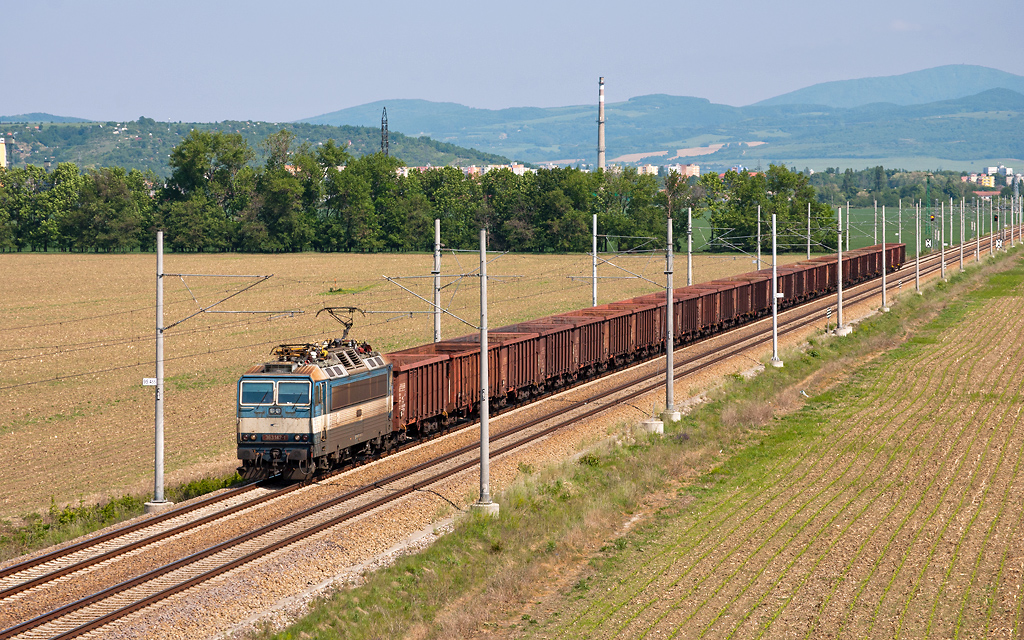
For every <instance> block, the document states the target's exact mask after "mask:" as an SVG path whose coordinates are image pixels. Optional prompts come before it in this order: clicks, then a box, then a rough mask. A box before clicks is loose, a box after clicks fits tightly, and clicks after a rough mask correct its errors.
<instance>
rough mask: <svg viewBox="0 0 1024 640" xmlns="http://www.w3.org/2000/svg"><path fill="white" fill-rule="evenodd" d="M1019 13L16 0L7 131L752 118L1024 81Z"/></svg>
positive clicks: (903, 5) (924, 8)
mask: <svg viewBox="0 0 1024 640" xmlns="http://www.w3.org/2000/svg"><path fill="white" fill-rule="evenodd" d="M1011 4H1012V3H1005V4H1003V5H1002V6H1003V7H1005V8H1006V9H1007V10H1006V11H1005V14H1006V15H1005V16H1004V17H1003V18H1000V17H998V16H997V14H996V12H997V10H998V9H997V7H999V6H1000V4H999V3H987V4H978V3H967V2H953V1H947V0H928V1H924V0H907V1H902V0H886V1H881V0H847V1H844V2H836V1H833V0H815V1H804V0H801V1H786V0H782V1H780V0H776V1H775V2H765V1H761V2H749V1H746V0H739V1H734V2H727V1H722V0H719V1H717V2H708V1H705V2H699V3H698V2H689V1H680V2H657V1H655V2H640V3H637V2H629V1H622V0H619V1H616V2H608V1H606V0H592V1H591V2H560V1H559V0H545V1H539V2H538V1H535V0H510V1H506V2H486V1H485V2H450V1H447V0H426V1H419V2H407V1H405V0H393V1H392V2H379V3H378V2H367V1H361V2H345V1H342V2H314V1H301V0H300V1H296V2H287V3H286V2H268V1H266V0H248V1H245V2H235V1H231V2H228V1H224V2H221V1H217V0H206V1H203V2H198V1H193V0H176V1H174V2H155V1H148V2H147V1H145V0H135V1H132V2H127V1H116V0H93V1H90V0H32V1H31V2H16V1H14V0H0V7H2V11H0V16H2V18H3V19H2V24H3V25H4V29H3V33H4V36H3V38H2V39H0V42H2V47H3V49H2V50H3V52H4V55H3V58H4V62H3V63H2V64H0V87H2V88H0V115H13V114H18V113H27V112H33V111H44V112H49V113H53V114H58V115H69V116H79V117H84V118H91V119H99V120H107V119H110V120H125V119H136V118H138V117H139V116H147V117H151V118H156V119H158V120H168V119H170V120H182V121H199V122H207V121H216V120H227V119H232V120H244V119H258V120H269V121H288V120H296V119H299V118H304V117H309V116H314V115H319V114H322V113H326V112H329V111H335V110H337V109H342V108H345V107H351V106H355V105H359V104H363V103H366V102H372V101H374V100H381V99H392V98H423V99H426V100H434V101H448V102H459V103H462V104H465V105H469V106H473V107H486V108H492V109H493V108H502V107H510V106H542V107H545V106H557V105H568V104H584V103H590V102H594V101H596V94H597V78H598V76H601V75H603V76H605V77H606V82H607V93H608V100H609V101H610V102H617V101H620V100H625V99H627V98H630V97H633V96H637V95H644V94H650V93H668V94H673V95H690V96H700V97H704V98H709V99H710V100H712V101H713V102H721V103H725V104H731V105H737V106H738V105H745V104H750V103H752V102H757V101H758V100H762V99H764V98H769V97H771V96H774V95H778V94H780V93H785V92H788V91H792V90H794V89H799V88H801V87H805V86H808V85H811V84H814V83H817V82H825V81H829V80H844V79H850V78H862V77H868V76H882V75H895V74H899V73H905V72H908V71H915V70H919V69H926V68H929V67H934V66H939V65H943V64H959V63H966V64H978V65H984V66H989V67H994V68H997V69H1001V70H1003V71H1009V72H1011V73H1016V74H1019V75H1024V45H1022V44H1021V43H1022V40H1021V36H1020V33H1021V27H1022V26H1024V25H1022V21H1021V20H1020V19H1019V18H1013V19H1011V15H1012V13H1016V12H1011V11H1010V10H1009V9H1010V8H1011ZM983 7H986V8H987V10H986V11H980V9H981V8H983ZM1017 15H1019V14H1017ZM1015 32H1016V33H1015Z"/></svg>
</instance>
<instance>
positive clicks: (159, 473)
mask: <svg viewBox="0 0 1024 640" xmlns="http://www.w3.org/2000/svg"><path fill="white" fill-rule="evenodd" d="M154 418H155V428H154V436H155V437H154V440H155V443H154V447H153V500H152V501H151V502H147V503H146V505H145V509H146V513H152V512H154V511H160V510H163V509H166V508H167V507H170V506H172V505H173V504H174V503H172V502H168V501H167V500H165V499H164V232H163V231H157V232H156V406H155V411H154Z"/></svg>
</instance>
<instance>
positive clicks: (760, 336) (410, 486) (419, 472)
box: [0, 239, 988, 640]
mask: <svg viewBox="0 0 1024 640" xmlns="http://www.w3.org/2000/svg"><path fill="white" fill-rule="evenodd" d="M986 240H987V239H986ZM982 246H983V247H984V249H983V250H987V249H988V246H987V243H986V242H983V244H982ZM971 247H972V249H973V243H972V245H971ZM972 253H973V251H972ZM950 255H952V257H953V259H952V260H949V259H947V261H946V262H947V268H950V262H953V263H956V262H958V260H959V257H958V255H955V254H953V253H952V251H951V252H950ZM965 255H966V254H965ZM938 262H939V256H938V255H937V254H933V255H931V256H929V257H927V258H922V264H921V274H922V276H927V275H931V274H934V273H936V272H937V271H939V269H940V266H939V264H938ZM912 265H913V262H908V263H907V265H904V269H906V268H907V267H911V266H912ZM901 273H902V272H901ZM904 279H905V278H904ZM879 288H880V287H879V281H878V280H877V279H876V280H873V281H869V282H866V283H862V284H860V285H857V286H855V287H852V288H850V289H849V290H848V292H847V293H846V294H845V296H844V298H845V301H846V303H847V304H855V303H856V302H858V301H861V300H864V299H866V298H870V297H872V296H876V295H878V289H879ZM830 302H831V301H830V297H825V298H818V299H816V300H812V301H809V302H806V303H804V304H802V305H799V306H797V307H794V308H792V309H790V310H787V312H786V318H785V319H784V320H780V328H779V333H780V334H786V333H790V332H792V331H796V330H799V329H801V328H803V327H804V326H806V325H807V324H808V323H809V322H811V321H812V319H814V318H819V317H820V316H819V314H820V313H821V310H822V309H823V308H824V307H825V306H828V305H829V304H830ZM766 322H767V319H761V320H758V321H756V322H753V323H749V324H746V325H743V327H744V328H750V327H753V326H756V325H757V324H758V323H761V324H765V323H766ZM765 334H766V331H765V329H762V330H760V331H759V332H757V333H755V334H754V335H750V336H746V337H741V338H739V339H736V340H733V341H730V342H729V343H727V344H724V345H719V346H716V347H715V348H714V350H707V349H706V350H700V349H696V350H695V351H696V353H694V354H693V355H691V356H689V357H685V358H683V359H682V360H681V361H679V362H678V364H677V366H676V367H675V372H674V378H675V379H679V378H682V377H685V376H687V375H690V374H691V373H693V372H695V371H697V370H699V369H700V368H703V367H707V366H709V365H712V364H714V363H716V362H721V361H723V360H726V359H728V358H731V357H733V356H735V355H736V354H737V353H740V352H742V351H744V350H746V349H749V348H751V347H753V346H757V345H760V344H763V343H765V342H768V341H770V340H771V337H770V333H768V335H767V336H766V335H765ZM726 335H727V334H726ZM699 344H700V343H696V344H695V345H689V348H690V349H691V350H693V347H694V346H699ZM627 371H628V370H627ZM617 373H622V371H619V372H617ZM663 377H664V370H663V369H662V371H661V372H660V373H658V372H655V373H653V374H650V375H648V376H646V378H641V379H639V380H631V381H628V382H625V383H622V384H619V385H615V386H613V387H612V388H610V389H605V390H604V391H602V392H600V393H597V394H594V395H590V396H588V397H586V398H583V399H581V400H579V401H575V402H572V403H570V405H569V406H562V407H559V408H558V410H557V411H554V412H552V413H551V414H549V415H545V416H541V417H539V418H537V419H534V420H530V421H527V422H525V423H522V424H519V425H517V426H515V427H513V428H510V429H508V430H506V431H503V432H501V433H499V434H495V435H493V436H492V442H495V443H500V442H504V441H506V440H512V439H513V438H514V436H517V435H519V434H522V437H519V438H518V439H515V440H514V441H511V442H508V443H507V444H502V445H501V446H499V447H496V448H495V447H492V450H491V456H492V457H497V456H500V455H503V454H505V453H508V452H510V451H514V450H515V449H518V448H521V447H523V446H526V445H527V444H529V443H531V442H533V441H535V440H537V439H539V438H542V437H544V436H546V435H548V434H550V433H553V432H555V431H557V430H559V429H562V428H564V427H565V426H567V425H568V424H572V423H574V422H578V421H580V420H583V419H585V418H587V417H590V416H592V415H595V414H597V413H600V412H602V411H605V410H606V409H607V408H608V406H609V405H610V404H619V403H622V402H626V401H628V400H630V399H633V398H636V397H639V396H642V395H644V394H646V393H649V392H650V391H652V390H655V389H657V388H659V387H661V386H663V384H664V383H663V382H661V381H660V380H662V379H663ZM653 379H657V380H658V381H657V382H649V381H650V380H653ZM574 411H578V413H574V414H573V415H572V417H571V418H567V419H563V420H557V421H555V422H554V423H553V424H549V423H551V421H552V419H553V418H556V417H558V416H564V415H565V414H567V413H569V412H574ZM465 426H468V425H463V426H462V428H465ZM478 464H479V444H473V445H467V446H464V447H461V448H458V449H456V450H454V451H451V452H449V453H447V454H444V455H443V456H440V457H438V458H434V459H432V460H429V461H427V462H424V463H421V464H417V465H414V466H412V467H409V468H408V469H404V470H402V471H399V472H397V473H394V474H392V475H390V476H388V477H386V478H383V479H381V480H378V481H376V482H374V483H371V484H367V485H364V486H362V487H359V488H357V489H354V490H351V491H348V492H346V493H345V494H343V495H341V496H338V497H336V498H334V499H331V500H329V501H326V502H323V503H320V504H317V505H315V506H313V507H310V508H308V509H304V510H302V511H299V512H297V513H294V514H292V515H289V516H287V517H284V518H280V519H278V520H275V521H274V522H272V523H270V524H267V525H264V526H262V527H259V528H257V529H254V530H252V531H249V532H247V533H245V534H243V535H241V536H237V537H234V538H231V539H229V540H225V541H223V542H221V543H218V544H216V545H212V546H210V547H208V548H206V549H203V550H202V551H200V552H197V553H194V554H191V555H188V556H186V557H183V558H180V559H179V560H177V561H175V562H171V563H168V564H165V565H163V566H160V567H158V568H155V569H152V570H151V571H148V572H145V573H143V574H141V575H138V576H135V577H133V578H131V579H129V580H126V581H123V582H120V583H118V584H115V585H112V586H108V587H106V588H104V589H101V590H99V591H97V592H96V593H94V594H92V595H89V596H87V597H84V598H80V599H78V600H75V601H74V602H69V603H66V604H64V605H62V606H60V607H56V608H54V609H52V610H51V611H49V612H47V613H44V614H42V615H38V616H35V617H32V618H31V619H28V620H25V621H23V622H20V623H19V624H17V625H15V626H12V627H10V628H7V629H4V630H2V631H0V640H6V639H8V638H72V637H78V636H81V635H84V634H86V633H89V632H90V631H93V630H95V629H98V628H100V627H102V626H104V625H107V624H109V623H111V622H113V621H115V620H117V619H119V618H123V617H125V616H127V615H130V614H131V613H133V612H136V611H139V610H141V609H143V608H145V607H148V606H150V605H152V604H154V603H156V602H159V601H161V600H164V599H166V598H168V597H171V596H173V595H175V594H177V593H181V592H183V591H185V590H187V589H190V588H192V587H193V586H196V585H198V584H201V583H203V582H206V581H208V580H211V579H212V578H215V577H217V576H220V575H223V574H225V573H227V572H229V571H232V570H234V569H236V568H238V567H241V566H243V565H245V564H247V563H250V562H252V561H254V560H258V559H260V558H264V557H266V556H267V554H270V553H273V552H274V551H276V550H279V549H283V548H285V547H287V546H289V545H292V544H294V543H296V542H299V541H301V540H304V539H306V538H309V537H310V536H313V535H316V534H317V533H319V532H322V531H325V530H327V529H330V528H331V527H334V526H337V525H339V524H342V523H344V522H346V521H349V520H352V519H354V518H357V517H358V516H360V515H363V514H365V513H367V512H369V511H372V510H374V509H377V508H379V507H381V506H384V505H386V504H388V503H389V502H392V501H395V500H398V499H400V498H402V497H404V496H407V495H409V494H411V493H413V492H415V491H419V490H422V489H424V488H427V487H429V486H430V485H432V484H435V483H437V482H439V481H441V480H443V479H445V478H449V477H451V476H453V475H455V474H458V473H460V472H462V471H466V470H468V469H471V468H474V467H476V466H477V465H478ZM304 485H305V483H297V484H295V485H292V486H289V487H284V488H281V489H278V490H276V491H271V490H267V489H266V488H265V487H264V486H263V485H262V484H261V483H257V484H253V485H246V486H244V487H239V488H238V489H235V490H232V491H229V492H225V493H222V494H219V495H217V496H214V497H211V498H208V499H206V500H202V501H200V502H198V503H196V504H193V505H190V506H189V507H182V508H179V509H175V510H173V511H170V512H167V513H165V514H160V515H158V516H156V517H154V518H151V519H148V520H146V521H143V522H140V523H136V524H133V525H131V526H129V527H124V528H121V529H118V530H116V531H113V532H110V533H108V534H105V535H103V536H99V537H97V538H94V539H91V540H88V541H85V542H82V543H78V544H76V545H71V546H69V547H66V548H64V549H60V550H58V551H54V552H51V553H48V554H45V555H42V556H39V557H38V558H35V559H32V560H30V561H26V562H24V563H20V564H16V565H12V566H10V567H7V568H4V569H3V570H0V606H7V605H9V604H10V603H11V602H13V601H15V600H17V599H18V597H19V595H20V594H23V593H26V592H29V593H31V592H32V590H37V589H45V588H56V587H54V585H55V583H57V582H58V581H62V580H63V579H70V578H69V576H71V577H73V576H75V575H77V574H85V573H87V572H88V570H89V568H90V567H94V566H98V565H101V564H103V563H107V562H110V561H113V560H114V559H116V558H117V557H118V556H121V555H124V554H128V553H131V552H133V551H136V550H139V549H142V548H143V547H146V546H148V545H152V544H155V543H157V542H159V541H160V540H164V539H168V538H171V537H173V536H179V535H183V534H187V532H188V531H190V530H193V529H196V528H198V527H201V526H204V525H207V524H210V523H212V522H215V521H216V520H218V519H222V518H228V517H231V516H232V515H234V514H236V513H238V512H240V511H243V510H246V509H250V508H253V507H255V506H259V505H262V504H266V503H268V502H270V501H273V500H276V499H279V498H281V497H284V496H285V495H287V494H288V493H290V492H292V491H295V490H296V489H298V488H300V487H302V486H304ZM261 489H262V491H258V490H261ZM254 491H257V492H258V493H260V495H258V496H256V497H255V498H254V499H252V500H249V499H247V497H246V496H248V495H249V494H252V493H253V492H254Z"/></svg>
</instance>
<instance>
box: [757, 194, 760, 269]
mask: <svg viewBox="0 0 1024 640" xmlns="http://www.w3.org/2000/svg"><path fill="white" fill-rule="evenodd" d="M757 270H758V271H760V270H761V205H757Z"/></svg>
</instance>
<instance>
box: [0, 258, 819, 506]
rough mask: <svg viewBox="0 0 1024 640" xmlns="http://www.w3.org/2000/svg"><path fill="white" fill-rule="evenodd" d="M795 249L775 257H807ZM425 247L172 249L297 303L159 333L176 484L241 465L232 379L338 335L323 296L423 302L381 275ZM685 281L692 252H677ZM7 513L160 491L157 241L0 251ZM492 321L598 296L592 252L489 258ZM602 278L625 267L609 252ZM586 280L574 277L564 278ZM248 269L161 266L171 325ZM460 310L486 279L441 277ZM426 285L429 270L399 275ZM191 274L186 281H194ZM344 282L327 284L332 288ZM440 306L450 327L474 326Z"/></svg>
mask: <svg viewBox="0 0 1024 640" xmlns="http://www.w3.org/2000/svg"><path fill="white" fill-rule="evenodd" d="M801 258H802V256H800V255H794V256H786V257H783V258H781V259H780V262H782V263H787V262H793V261H796V260H800V259H801ZM478 261H479V259H478V256H477V254H474V253H460V254H449V255H446V256H445V257H444V259H443V262H442V265H443V266H442V271H443V273H445V274H447V275H448V276H454V275H456V274H460V273H467V274H468V273H471V272H473V271H474V270H475V269H476V268H477V266H478ZM431 262H432V256H430V255H423V254H413V255H337V254H335V255H322V254H297V255H281V256H266V255H239V254H226V255H193V254H168V255H166V256H165V262H164V268H165V271H166V272H167V273H175V274H240V275H244V274H248V275H267V274H274V277H273V278H271V279H270V280H268V281H267V282H265V283H262V284H260V285H258V286H256V287H254V288H253V289H250V290H249V291H247V292H245V293H243V294H241V295H238V296H237V297H234V298H232V299H231V300H229V301H228V302H226V303H224V304H223V305H220V306H218V307H215V308H216V309H219V310H255V311H277V312H284V311H291V310H299V311H303V312H304V313H301V314H295V315H287V314H280V313H275V314H256V315H242V314H202V315H199V316H196V317H194V318H192V319H189V320H187V321H186V322H183V323H182V324H180V325H178V326H175V327H173V328H171V329H169V330H168V331H167V332H166V334H165V335H166V345H165V357H166V369H165V376H166V381H167V382H166V403H165V407H166V408H165V419H166V427H165V431H166V469H167V482H168V484H171V483H177V482H185V481H188V480H191V479H194V478H196V477H200V476H203V475H208V474H211V473H218V474H220V473H227V472H230V470H232V469H233V468H234V466H235V464H236V463H235V459H234V455H235V445H234V443H235V440H234V393H235V392H234V383H235V381H236V380H237V378H238V376H239V375H240V373H241V372H242V371H244V370H245V369H246V368H247V367H248V366H250V365H251V364H253V363H255V362H260V361H262V360H264V359H265V358H266V357H267V355H268V353H269V351H270V349H271V348H272V347H273V346H274V345H277V344H281V343H289V342H312V341H315V340H321V339H325V338H328V337H337V336H340V334H341V326H340V325H338V324H337V323H336V322H335V321H334V320H332V319H331V318H329V317H328V316H327V315H326V314H321V315H320V316H319V317H317V316H316V312H317V311H318V310H319V309H321V308H322V307H324V306H347V305H351V306H357V307H360V308H362V309H365V310H367V311H394V312H399V311H412V310H417V311H426V310H427V305H426V304H425V303H423V302H420V301H418V300H416V299H415V297H413V296H412V295H410V294H408V293H406V292H404V291H402V290H401V289H400V288H398V287H397V286H396V285H393V284H390V283H388V282H386V281H384V280H383V279H382V276H383V275H388V276H412V275H418V276H425V275H427V274H429V272H430V268H431ZM615 262H616V263H617V264H619V265H620V266H622V267H624V268H626V269H628V270H629V271H631V272H634V273H638V274H641V275H644V276H645V277H647V278H649V279H650V280H652V281H654V282H658V281H664V275H663V274H662V272H663V271H664V258H659V257H653V256H647V257H628V258H620V259H617V260H616V261H615ZM752 269H753V265H752V264H751V262H750V260H749V259H747V258H737V257H734V256H727V257H725V256H699V257H696V258H695V262H694V275H695V280H696V281H705V280H713V279H715V278H721V277H725V276H728V275H732V274H736V273H742V272H746V271H750V270H752ZM676 270H677V271H676V273H677V275H676V282H677V283H680V282H685V257H684V258H683V259H677V261H676ZM0 273H3V274H4V277H3V278H2V279H0V318H2V321H0V337H2V342H0V455H2V456H3V458H4V460H5V461H6V464H4V465H3V466H2V467H0V518H17V517H18V516H20V515H22V514H25V513H28V512H33V511H38V510H40V509H44V508H46V507H48V506H49V504H50V500H51V498H52V499H53V500H55V501H56V503H57V504H58V505H64V504H70V503H77V502H78V501H79V500H84V501H85V502H86V503H90V502H94V501H98V500H102V499H103V498H106V497H109V496H116V495H121V494H122V493H125V492H133V493H142V492H144V491H146V490H151V489H152V470H153V390H152V388H150V387H143V386H141V383H142V378H143V377H152V376H153V375H154V365H153V359H154V337H153V336H154V326H155V311H154V308H155V258H154V256H153V255H68V254H23V255H22V254H0ZM488 273H489V275H492V276H498V275H516V276H521V277H519V278H514V279H495V280H493V281H492V282H491V283H490V286H489V295H490V306H489V322H490V325H491V326H493V327H498V326H502V325H504V324H509V323H512V322H517V321H522V320H525V319H530V318H535V317H540V316H544V315H548V314H551V313H559V312H563V311H569V310H572V309H576V308H581V307H585V306H589V305H590V281H589V279H578V278H580V277H582V278H589V276H590V258H589V257H588V256H534V255H505V256H501V257H499V258H497V259H496V260H494V261H493V262H492V263H491V264H490V266H489V267H488ZM600 275H601V276H624V275H627V274H626V273H624V272H622V271H617V270H615V269H614V268H612V267H610V266H607V265H606V266H602V267H601V268H600ZM573 276H574V277H576V278H577V279H572V278H571V277H573ZM251 282H252V280H251V279H249V280H246V279H225V278H196V277H185V278H179V277H177V276H168V277H166V278H165V294H164V295H165V316H164V318H165V324H167V325H169V324H171V323H173V322H176V321H178V320H181V319H183V318H185V317H187V316H189V315H191V314H193V313H195V312H196V311H197V310H198V309H199V308H200V307H204V306H207V305H210V304H212V303H214V302H216V301H218V300H220V299H221V298H223V297H225V296H226V295H229V294H230V293H232V292H235V291H238V290H239V289H240V288H241V287H243V286H245V285H247V284H249V283H251ZM446 282H447V283H448V285H449V286H448V287H447V288H446V289H445V293H444V296H443V300H444V304H445V305H447V306H448V308H449V310H450V311H451V313H453V314H455V315H457V316H459V317H461V318H463V319H465V320H467V321H468V322H473V323H475V322H476V321H477V320H478V319H479V307H478V305H479V294H478V287H479V285H478V282H477V279H476V278H474V277H467V278H461V279H459V278H455V277H446ZM403 284H405V286H408V287H409V288H411V289H413V290H414V291H416V292H418V293H419V294H420V295H423V296H426V297H429V288H430V284H429V281H428V280H427V279H424V278H420V279H411V280H405V281H403ZM186 285H187V286H186ZM332 289H333V290H335V291H340V292H337V293H330V292H331V290H332ZM598 289H599V302H610V301H614V300H621V299H624V298H628V297H632V296H636V295H641V294H644V293H650V292H652V291H654V290H656V287H655V286H654V285H653V284H651V283H650V282H645V281H643V280H636V279H607V280H602V281H601V282H600V283H599V285H598ZM471 331H472V329H471V327H469V326H467V325H465V324H462V323H460V322H459V321H458V320H455V319H453V318H451V317H448V316H446V317H445V318H444V320H443V323H442V335H445V336H452V335H462V334H466V333H470V332H471ZM351 337H353V338H357V339H359V340H367V341H369V342H370V343H371V344H372V345H374V347H376V348H379V349H381V350H382V351H390V350H395V349H400V348H405V347H409V346H413V345H416V344H421V343H425V342H429V341H430V340H431V338H432V319H431V317H430V316H429V315H421V314H417V315H413V316H409V315H404V316H403V315H401V314H400V313H394V314H386V313H385V314H367V315H365V316H358V315H357V317H356V326H355V329H354V330H353V332H352V334H351Z"/></svg>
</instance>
